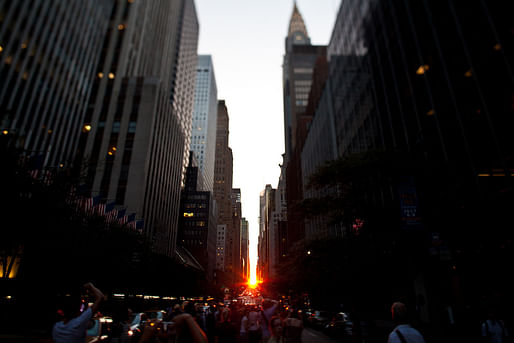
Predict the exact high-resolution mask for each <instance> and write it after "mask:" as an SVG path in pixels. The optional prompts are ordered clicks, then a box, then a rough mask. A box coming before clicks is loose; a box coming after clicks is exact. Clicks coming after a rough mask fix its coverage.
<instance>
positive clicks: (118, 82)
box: [84, 0, 198, 256]
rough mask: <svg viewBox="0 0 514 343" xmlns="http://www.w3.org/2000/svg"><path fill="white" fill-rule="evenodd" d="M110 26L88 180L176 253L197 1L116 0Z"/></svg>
mask: <svg viewBox="0 0 514 343" xmlns="http://www.w3.org/2000/svg"><path fill="white" fill-rule="evenodd" d="M110 25H111V26H110V29H109V32H108V35H107V38H106V40H105V42H104V48H103V50H102V52H101V58H100V64H99V66H98V69H97V79H98V80H97V81H98V82H97V84H96V86H97V89H96V90H95V92H96V97H95V98H94V99H93V101H92V102H91V106H90V111H89V112H88V117H87V118H86V120H87V121H86V123H87V124H89V125H91V127H92V129H91V132H90V133H89V134H88V138H87V141H86V143H85V145H84V165H85V166H86V168H87V183H88V185H89V186H90V187H91V192H92V194H94V195H101V196H102V197H103V198H104V199H106V201H116V203H117V204H118V205H120V206H124V207H126V208H127V211H128V212H134V213H136V214H137V216H138V217H142V218H144V221H145V228H144V232H145V234H146V235H147V236H148V237H150V238H151V239H152V241H153V244H154V250H155V251H158V252H160V253H162V254H166V255H168V256H172V255H173V254H174V251H175V244H176V237H177V236H176V235H177V223H178V214H179V213H178V212H179V211H178V210H179V200H180V191H181V182H182V180H183V175H184V174H183V171H184V170H185V168H186V166H187V164H186V163H185V161H187V159H188V154H189V143H190V134H191V123H192V111H193V100H194V86H195V78H196V72H195V70H196V65H197V53H196V48H197V42H198V21H197V17H196V10H195V6H194V2H193V1H192V0H172V1H163V2H157V1H138V2H133V1H128V2H123V1H120V2H116V7H115V10H114V12H113V15H112V20H111V24H110Z"/></svg>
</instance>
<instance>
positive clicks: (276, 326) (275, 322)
mask: <svg viewBox="0 0 514 343" xmlns="http://www.w3.org/2000/svg"><path fill="white" fill-rule="evenodd" d="M269 326H270V331H271V335H272V336H276V337H280V336H282V320H281V319H280V317H277V316H273V317H271V320H270V323H269Z"/></svg>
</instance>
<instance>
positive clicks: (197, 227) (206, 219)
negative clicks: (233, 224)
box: [178, 151, 217, 280]
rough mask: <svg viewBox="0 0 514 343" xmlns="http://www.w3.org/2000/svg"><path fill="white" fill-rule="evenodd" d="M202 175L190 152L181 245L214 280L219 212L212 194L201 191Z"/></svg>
mask: <svg viewBox="0 0 514 343" xmlns="http://www.w3.org/2000/svg"><path fill="white" fill-rule="evenodd" d="M200 179H201V173H200V167H198V163H197V161H196V158H195V157H194V152H192V151H191V156H190V158H189V166H188V167H187V171H186V179H185V187H184V190H183V191H182V195H181V199H180V221H179V233H178V245H180V246H182V247H184V248H186V249H187V250H188V251H189V252H190V253H191V254H192V255H193V256H194V258H195V259H196V260H197V261H198V262H199V263H200V265H201V266H202V267H203V269H204V271H205V273H206V276H207V280H212V279H213V276H214V269H215V267H216V266H215V264H216V259H217V257H216V247H217V238H216V236H217V222H216V219H217V208H216V202H215V201H214V200H213V198H212V194H211V193H210V192H206V191H201V190H200V188H199V185H201V184H202V182H201V181H200Z"/></svg>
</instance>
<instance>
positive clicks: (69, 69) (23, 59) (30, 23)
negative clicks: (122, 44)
mask: <svg viewBox="0 0 514 343" xmlns="http://www.w3.org/2000/svg"><path fill="white" fill-rule="evenodd" d="M113 7H114V2H112V1H86V2H84V1H69V2H66V4H63V3H59V2H55V1H42V0H37V1H5V2H2V4H1V5H0V11H1V16H2V20H1V21H0V80H1V82H0V129H1V130H2V134H4V135H10V136H11V137H12V138H13V139H14V140H15V142H16V145H17V147H19V148H20V149H23V151H24V153H25V154H26V155H29V156H39V157H40V163H39V165H38V168H43V167H45V168H48V169H52V168H69V167H70V166H71V165H72V163H73V162H74V159H75V156H76V152H77V149H78V146H79V140H80V138H81V135H85V134H87V132H88V130H89V129H90V127H89V126H84V125H83V123H84V118H85V116H86V112H87V107H88V103H89V100H90V98H91V97H93V96H94V94H92V93H94V91H93V89H94V81H95V78H96V66H97V64H98V61H99V58H100V55H99V51H101V49H102V44H103V42H104V38H105V34H106V32H107V30H108V26H109V22H110V20H112V15H113V13H114V10H113ZM77 42H81V44H77Z"/></svg>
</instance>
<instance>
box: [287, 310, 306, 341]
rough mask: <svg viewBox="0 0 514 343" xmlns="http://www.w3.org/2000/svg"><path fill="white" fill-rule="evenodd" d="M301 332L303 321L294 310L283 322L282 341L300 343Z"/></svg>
mask: <svg viewBox="0 0 514 343" xmlns="http://www.w3.org/2000/svg"><path fill="white" fill-rule="evenodd" d="M302 332H303V321H302V320H301V319H300V314H299V313H298V311H297V310H296V309H292V310H291V311H290V312H289V316H288V317H287V318H286V320H285V322H284V340H285V342H286V343H301V341H302Z"/></svg>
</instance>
